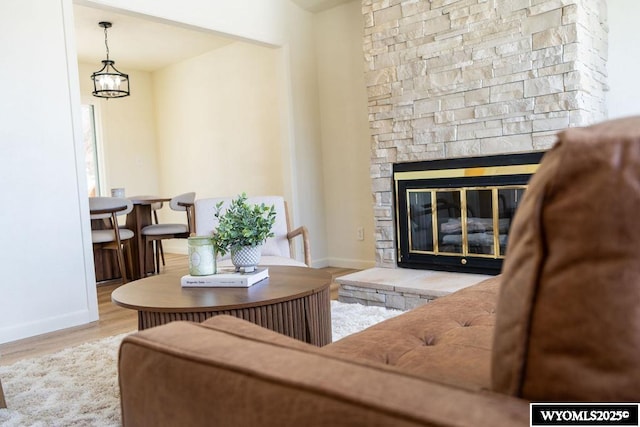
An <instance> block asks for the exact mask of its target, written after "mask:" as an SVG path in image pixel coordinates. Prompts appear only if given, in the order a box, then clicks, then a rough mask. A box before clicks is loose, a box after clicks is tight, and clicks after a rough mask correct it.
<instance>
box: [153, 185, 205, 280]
mask: <svg viewBox="0 0 640 427" xmlns="http://www.w3.org/2000/svg"><path fill="white" fill-rule="evenodd" d="M195 199H196V193H194V192H191V193H184V194H180V195H178V196H175V197H173V198H172V199H171V201H169V207H170V208H171V209H172V210H174V211H182V212H186V214H187V223H186V224H151V225H147V226H146V227H144V228H143V229H142V231H141V233H142V235H143V236H144V259H147V250H148V247H149V244H150V243H155V251H154V253H155V271H154V273H156V274H157V273H159V272H160V250H159V244H160V243H161V242H162V240H164V239H186V238H187V237H189V235H190V234H191V232H192V231H193V229H194V227H193V204H194V201H195ZM145 275H146V274H145Z"/></svg>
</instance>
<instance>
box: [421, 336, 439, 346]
mask: <svg viewBox="0 0 640 427" xmlns="http://www.w3.org/2000/svg"><path fill="white" fill-rule="evenodd" d="M422 342H423V343H424V345H425V346H430V345H435V343H436V338H435V337H433V336H431V337H424V338H422Z"/></svg>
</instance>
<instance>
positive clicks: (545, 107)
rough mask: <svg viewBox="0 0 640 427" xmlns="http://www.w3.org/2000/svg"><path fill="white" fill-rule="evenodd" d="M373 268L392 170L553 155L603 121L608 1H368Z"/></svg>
mask: <svg viewBox="0 0 640 427" xmlns="http://www.w3.org/2000/svg"><path fill="white" fill-rule="evenodd" d="M362 4H363V6H362V10H363V14H364V18H365V31H364V56H365V72H366V83H367V91H368V100H369V106H368V108H369V123H370V131H371V138H372V143H371V177H372V181H373V194H374V200H375V209H374V215H375V221H376V263H377V265H378V266H382V267H395V266H396V250H395V236H394V218H393V200H392V176H391V175H392V164H393V163H396V162H407V161H417V160H431V159H443V158H456V157H469V156H482V155H490V154H504V153H511V152H528V151H539V150H545V149H548V148H549V147H551V146H552V145H553V143H554V141H555V134H556V133H557V132H558V131H559V130H561V129H564V128H566V127H571V126H582V125H587V124H590V123H594V122H597V121H599V120H602V119H603V118H604V117H606V106H605V91H606V58H607V32H608V29H607V25H606V3H605V0H431V1H427V0H376V1H373V0H363V3H362Z"/></svg>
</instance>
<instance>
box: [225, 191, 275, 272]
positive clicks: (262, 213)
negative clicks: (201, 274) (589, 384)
mask: <svg viewBox="0 0 640 427" xmlns="http://www.w3.org/2000/svg"><path fill="white" fill-rule="evenodd" d="M222 204H223V202H220V203H218V204H217V205H216V212H215V214H214V215H215V217H216V218H217V219H218V228H217V229H216V230H215V231H214V234H213V247H214V249H215V251H216V253H217V254H219V255H221V256H224V255H225V254H226V253H227V252H230V253H231V262H232V263H233V265H234V266H235V267H236V271H244V272H247V273H248V272H252V271H254V270H255V266H256V265H258V263H259V262H260V251H261V248H262V245H263V244H264V242H265V240H267V238H269V237H272V236H273V232H272V231H271V228H272V227H273V224H274V222H275V220H276V209H275V206H273V205H272V206H266V205H265V204H264V203H261V204H259V205H257V204H256V205H252V204H250V203H247V195H246V194H245V193H242V194H241V195H239V196H238V197H237V198H236V199H234V200H232V201H231V204H230V205H229V207H228V208H227V209H226V210H225V211H224V212H222Z"/></svg>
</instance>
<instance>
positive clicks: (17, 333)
mask: <svg viewBox="0 0 640 427" xmlns="http://www.w3.org/2000/svg"><path fill="white" fill-rule="evenodd" d="M96 320H98V315H97V312H96V313H95V314H92V313H91V311H90V310H80V311H75V312H73V313H66V314H64V315H60V316H53V317H47V318H42V319H38V320H36V321H32V322H28V323H22V324H18V325H11V326H8V327H6V328H0V344H4V343H7V342H11V341H17V340H21V339H24V338H28V337H33V336H36V335H41V334H46V333H48V332H54V331H58V330H61V329H66V328H71V327H74V326H80V325H85V324H87V323H91V322H95V321H96Z"/></svg>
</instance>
